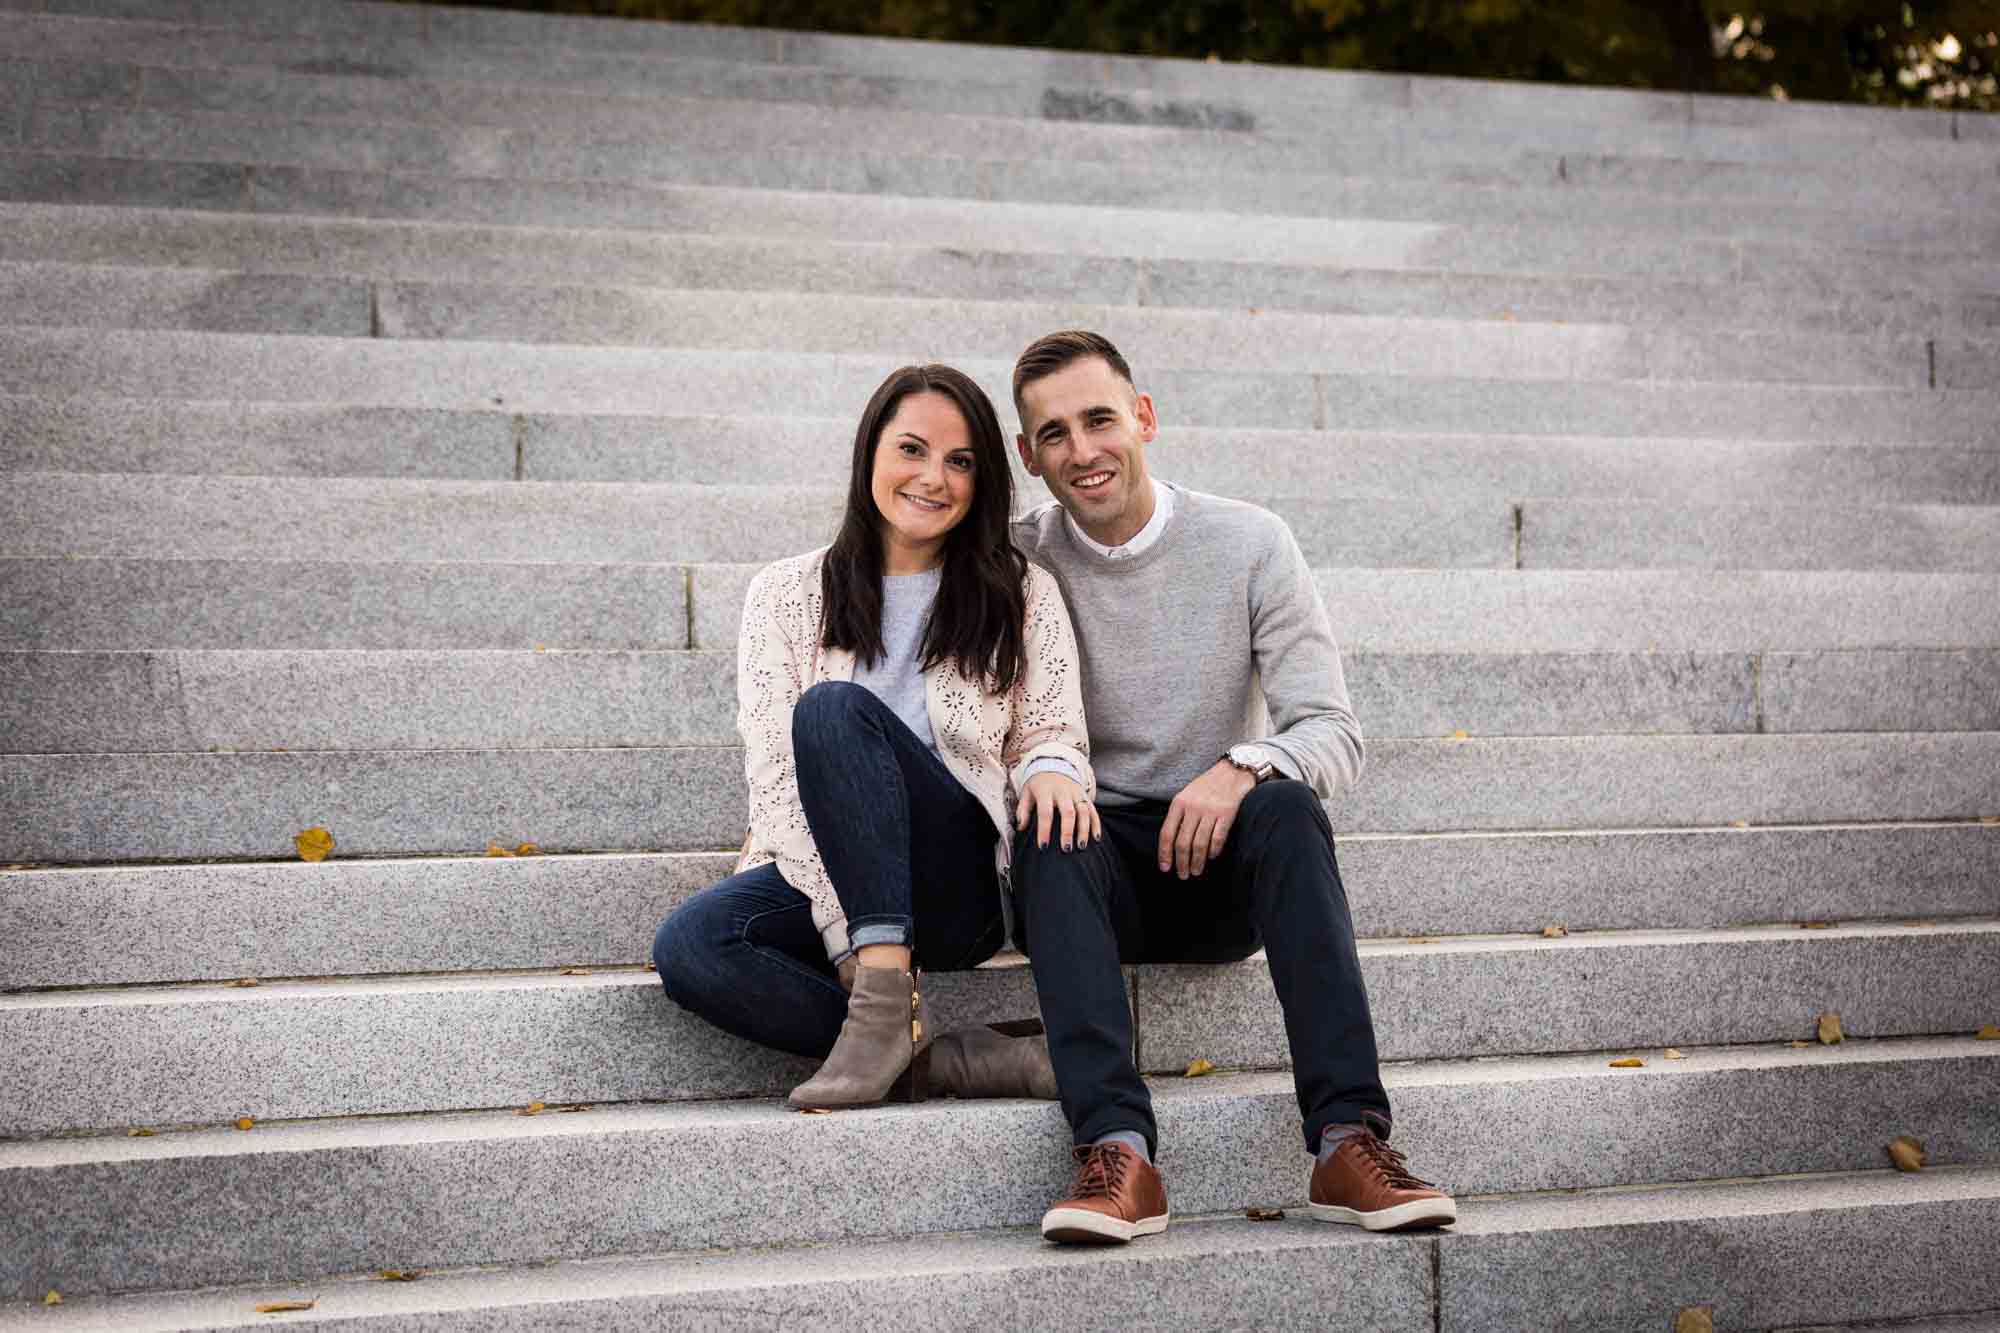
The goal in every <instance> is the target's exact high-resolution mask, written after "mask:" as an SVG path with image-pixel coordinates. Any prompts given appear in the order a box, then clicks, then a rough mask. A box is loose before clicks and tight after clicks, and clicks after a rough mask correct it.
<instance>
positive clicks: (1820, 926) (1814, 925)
mask: <svg viewBox="0 0 2000 1333" xmlns="http://www.w3.org/2000/svg"><path fill="white" fill-rule="evenodd" d="M1799 929H1800V930H1832V929H1833V922H1831V921H1801V922H1799Z"/></svg>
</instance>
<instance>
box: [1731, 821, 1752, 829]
mask: <svg viewBox="0 0 2000 1333" xmlns="http://www.w3.org/2000/svg"><path fill="white" fill-rule="evenodd" d="M1729 827H1731V828H1749V827H1750V821H1749V820H1747V819H1732V820H1730V821H1729Z"/></svg>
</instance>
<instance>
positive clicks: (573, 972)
mask: <svg viewBox="0 0 2000 1333" xmlns="http://www.w3.org/2000/svg"><path fill="white" fill-rule="evenodd" d="M562 974H563V975H564V976H566V977H587V976H589V975H590V969H589V968H587V967H566V968H564V969H563V970H562Z"/></svg>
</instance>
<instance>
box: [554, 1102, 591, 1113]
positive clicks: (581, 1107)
mask: <svg viewBox="0 0 2000 1333" xmlns="http://www.w3.org/2000/svg"><path fill="white" fill-rule="evenodd" d="M596 1109H597V1104H596V1103H595V1102H578V1103H577V1104H576V1105H574V1106H558V1107H557V1108H556V1110H558V1111H561V1112H564V1113H565V1114H567V1113H568V1112H571V1111H595V1110H596Z"/></svg>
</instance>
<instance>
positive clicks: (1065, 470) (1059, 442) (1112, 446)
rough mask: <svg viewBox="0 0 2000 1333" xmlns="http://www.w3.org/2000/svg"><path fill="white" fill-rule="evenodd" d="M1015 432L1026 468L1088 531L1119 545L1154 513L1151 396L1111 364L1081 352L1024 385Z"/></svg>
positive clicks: (1103, 541)
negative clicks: (1150, 470)
mask: <svg viewBox="0 0 2000 1333" xmlns="http://www.w3.org/2000/svg"><path fill="white" fill-rule="evenodd" d="M1021 425H1022V427H1023V429H1024V431H1025V433H1024V434H1022V435H1021V436H1019V437H1018V438H1017V443H1018V445H1019V447H1020V450H1021V461H1022V462H1023V463H1025V464H1026V465H1027V468H1028V475H1029V476H1033V477H1040V478H1041V479H1042V480H1043V481H1045V482H1047V483H1048V487H1049V492H1050V493H1051V494H1052V495H1054V496H1055V497H1056V499H1057V500H1059V501H1061V503H1062V507H1063V508H1064V509H1067V510H1068V511H1069V514H1070V517H1071V518H1074V519H1075V520H1076V523H1077V526H1078V527H1080V528H1082V529H1083V531H1084V533H1085V535H1087V536H1088V537H1089V538H1090V539H1091V540H1092V541H1095V542H1098V543H1100V544H1102V545H1105V546H1122V545H1124V544H1125V543H1126V542H1128V541H1130V540H1131V539H1132V538H1133V537H1135V536H1137V535H1138V533H1139V529H1141V528H1143V527H1145V526H1146V520H1147V519H1149V518H1151V517H1152V516H1153V483H1152V479H1151V478H1150V477H1149V476H1148V475H1147V473H1146V446H1147V445H1148V444H1150V443H1152V440H1153V437H1154V436H1155V435H1156V434H1158V433H1159V425H1158V422H1157V421H1156V420H1155V418H1154V416H1153V400H1152V399H1151V398H1150V397H1148V396H1147V395H1145V394H1143V393H1137V392H1135V391H1134V390H1133V388H1132V386H1131V385H1130V384H1128V383H1127V382H1126V381H1125V379H1124V377H1123V376H1121V375H1120V374H1119V373H1118V372H1117V371H1115V370H1113V369H1112V368H1111V366H1110V363H1108V362H1107V361H1105V360H1104V358H1103V357H1099V356H1086V357H1082V358H1079V359H1078V360H1075V361H1072V362H1070V363H1069V364H1068V365H1066V366H1064V367H1063V368H1062V369H1061V370H1058V371H1055V372H1054V373H1052V374H1049V375H1044V376H1043V377H1042V378H1040V379H1038V380H1031V381H1030V382H1028V383H1027V384H1024V385H1022V386H1021Z"/></svg>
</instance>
